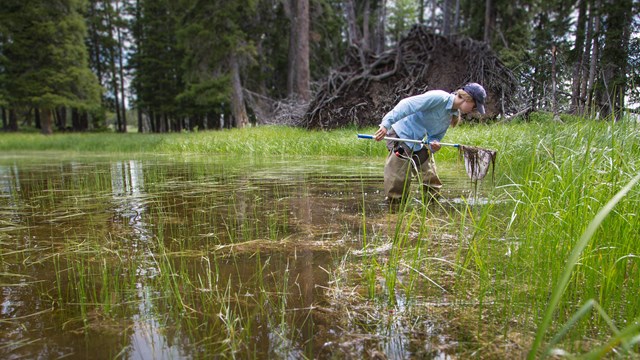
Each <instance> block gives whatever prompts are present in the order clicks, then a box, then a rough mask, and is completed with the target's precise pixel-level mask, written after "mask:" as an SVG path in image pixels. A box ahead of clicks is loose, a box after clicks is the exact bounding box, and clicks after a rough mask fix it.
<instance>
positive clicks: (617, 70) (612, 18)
mask: <svg viewBox="0 0 640 360" xmlns="http://www.w3.org/2000/svg"><path fill="white" fill-rule="evenodd" d="M604 9H605V11H606V13H605V14H606V17H605V18H606V26H605V27H604V28H605V40H604V41H605V44H604V50H603V52H602V58H601V60H600V65H601V69H602V70H601V73H602V78H601V80H600V81H601V82H602V85H603V86H599V87H598V89H599V101H600V106H601V117H602V118H603V119H606V118H609V117H613V119H615V120H616V121H618V120H620V119H621V117H622V109H623V108H624V94H625V92H626V90H627V88H626V83H627V75H626V74H627V59H628V57H629V51H628V48H629V38H630V34H631V25H632V23H631V14H632V13H633V4H632V1H631V0H617V1H616V2H615V3H612V4H607V6H606V7H604Z"/></svg>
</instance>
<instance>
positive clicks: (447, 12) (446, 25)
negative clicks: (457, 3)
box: [442, 0, 451, 37]
mask: <svg viewBox="0 0 640 360" xmlns="http://www.w3.org/2000/svg"><path fill="white" fill-rule="evenodd" d="M442 6H443V7H444V11H443V13H442V17H443V21H442V35H443V36H445V37H449V35H451V0H444V2H443V4H442Z"/></svg>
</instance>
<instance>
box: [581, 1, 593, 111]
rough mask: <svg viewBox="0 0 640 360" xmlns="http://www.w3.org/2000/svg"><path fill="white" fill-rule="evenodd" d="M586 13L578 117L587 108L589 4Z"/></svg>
mask: <svg viewBox="0 0 640 360" xmlns="http://www.w3.org/2000/svg"><path fill="white" fill-rule="evenodd" d="M588 13H589V15H588V16H587V18H588V19H587V25H586V26H587V28H586V32H587V34H586V39H585V43H584V52H583V53H582V61H581V66H582V69H581V71H580V74H581V75H580V78H581V79H580V103H579V108H578V111H579V114H580V115H584V114H586V113H587V107H588V92H587V84H588V83H589V62H590V61H591V44H592V42H593V8H592V7H591V4H589V6H588Z"/></svg>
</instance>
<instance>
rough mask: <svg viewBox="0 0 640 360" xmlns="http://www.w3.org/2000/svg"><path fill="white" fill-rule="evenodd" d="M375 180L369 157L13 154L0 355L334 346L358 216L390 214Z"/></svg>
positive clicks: (396, 350) (297, 352)
mask: <svg viewBox="0 0 640 360" xmlns="http://www.w3.org/2000/svg"><path fill="white" fill-rule="evenodd" d="M446 171H447V170H446V167H445V170H444V174H443V176H442V177H444V178H446ZM381 176H382V172H381V167H380V166H379V164H378V163H364V162H363V160H362V159H358V160H354V161H347V160H345V159H335V160H332V159H314V161H313V162H311V161H309V160H300V161H291V160H287V161H284V160H282V159H274V160H272V161H265V160H264V159H262V160H255V159H251V158H248V159H240V160H239V159H228V158H216V157H211V158H208V159H202V158H201V159H193V160H190V161H183V162H179V161H164V160H158V159H127V160H120V159H118V160H113V161H111V160H104V159H102V160H101V159H86V160H78V159H73V160H70V161H65V160H58V161H55V160H51V161H47V162H28V163H19V162H18V161H16V160H5V161H3V162H1V163H0V208H1V212H2V220H1V222H0V226H1V228H0V244H1V250H2V252H1V260H2V263H1V264H2V266H3V272H2V273H1V274H0V279H1V280H2V293H1V294H0V296H1V298H0V304H1V305H0V343H2V344H6V345H4V346H2V347H0V357H2V358H21V357H28V358H31V357H45V358H48V357H67V358H87V357H92V358H113V357H123V358H131V359H143V358H192V357H209V356H211V355H223V356H225V357H227V356H234V355H239V356H240V357H245V356H246V355H247V354H255V356H257V357H277V358H300V357H303V356H306V357H317V356H319V357H322V356H332V354H333V351H334V350H330V349H327V348H326V346H325V344H326V343H329V342H331V341H337V340H339V339H338V338H337V337H338V336H339V334H340V329H339V328H338V327H337V324H334V323H332V319H331V317H330V316H326V314H324V315H323V314H322V313H321V312H318V311H317V309H318V308H322V307H323V306H327V304H328V301H327V299H326V296H325V294H324V289H326V288H328V287H330V286H331V284H330V282H331V279H330V276H329V274H330V272H331V271H330V270H331V269H332V268H334V267H335V266H336V264H337V263H338V262H340V259H341V257H342V256H343V255H344V254H345V252H346V251H347V250H348V249H350V248H353V249H359V248H361V246H362V243H361V240H362V234H363V233H364V232H365V230H368V231H369V233H371V232H372V231H371V230H372V229H365V227H367V226H369V227H370V226H372V225H371V224H370V223H366V222H363V214H366V217H367V218H371V219H384V218H385V216H387V205H386V204H385V203H384V201H383V195H382V194H381V192H380V190H381V187H382V178H381ZM445 185H447V184H445ZM448 185H449V186H450V188H453V189H455V185H454V186H451V185H453V184H448ZM457 196H460V194H457ZM456 205H457V204H455V203H454V204H452V205H451V206H456ZM381 222H384V220H381ZM389 331H390V332H391V333H392V334H391V333H390V335H389V336H390V337H391V338H392V340H391V341H390V342H388V344H387V350H388V352H390V353H393V354H399V355H406V354H408V353H410V350H409V349H408V345H407V343H406V341H407V339H406V338H403V337H402V336H400V335H399V334H401V332H402V329H399V328H397V327H394V328H391V329H389ZM322 354H324V355H322Z"/></svg>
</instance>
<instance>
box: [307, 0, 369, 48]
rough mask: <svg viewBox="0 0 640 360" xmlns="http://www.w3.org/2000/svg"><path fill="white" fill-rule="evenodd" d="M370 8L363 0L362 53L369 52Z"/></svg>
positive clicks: (367, 2) (367, 1)
mask: <svg viewBox="0 0 640 360" xmlns="http://www.w3.org/2000/svg"><path fill="white" fill-rule="evenodd" d="M305 1H307V2H308V1H309V0H305ZM370 6H371V4H370V1H369V0H365V2H364V12H363V13H362V42H361V45H360V47H361V48H362V51H364V52H369V50H370V49H371V31H370V27H369V22H370V20H369V17H370V16H371V9H370ZM307 18H308V16H307Z"/></svg>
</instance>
